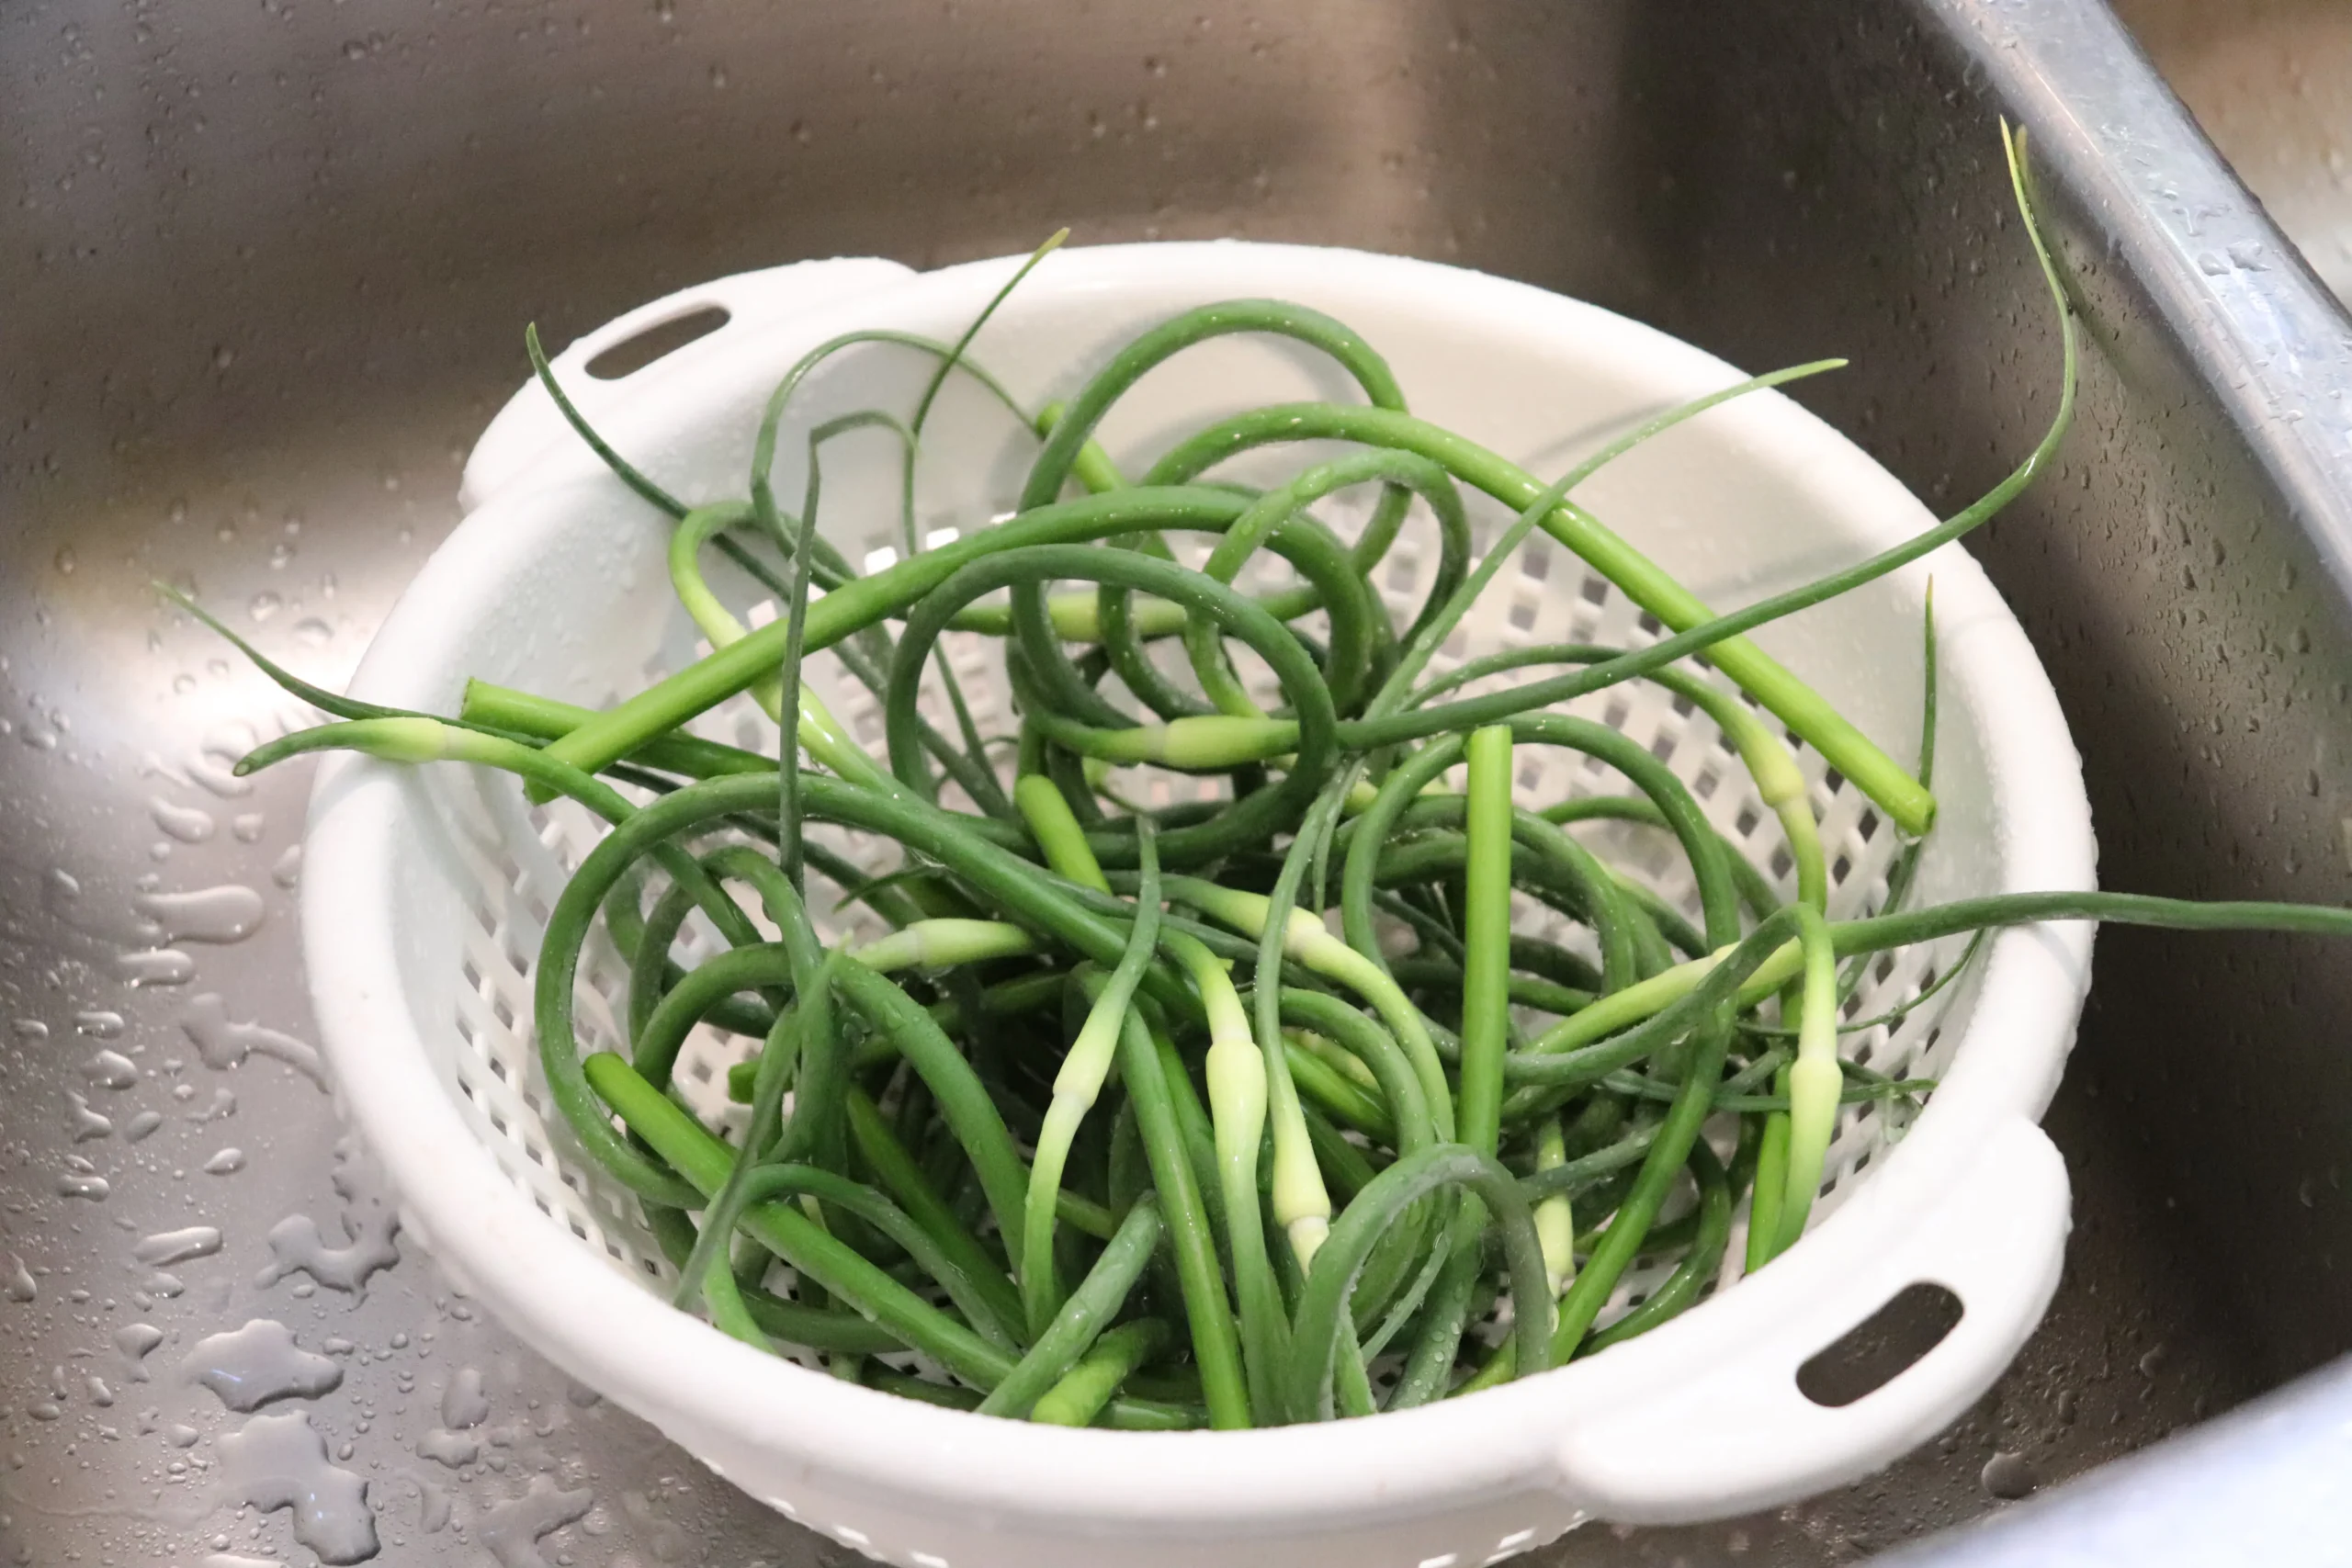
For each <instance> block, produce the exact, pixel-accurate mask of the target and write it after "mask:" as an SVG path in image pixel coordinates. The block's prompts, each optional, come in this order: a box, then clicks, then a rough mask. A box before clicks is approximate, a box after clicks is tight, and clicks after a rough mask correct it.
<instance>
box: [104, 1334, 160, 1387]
mask: <svg viewBox="0 0 2352 1568" xmlns="http://www.w3.org/2000/svg"><path fill="white" fill-rule="evenodd" d="M163 1342H164V1331H163V1330H162V1329H160V1328H158V1327H156V1326H155V1325H153V1324H152V1323H126V1324H124V1325H122V1326H121V1327H120V1328H118V1329H116V1330H115V1333H114V1348H116V1349H118V1350H119V1351H121V1352H122V1353H123V1355H124V1356H126V1357H128V1358H129V1359H130V1363H131V1369H132V1370H131V1373H130V1375H131V1378H132V1380H133V1381H134V1382H146V1381H147V1371H146V1369H145V1368H144V1367H142V1366H141V1365H140V1363H141V1362H142V1361H144V1360H146V1359H147V1358H148V1356H149V1355H151V1354H152V1353H153V1351H154V1348H155V1347H156V1346H158V1345H161V1344H162V1343H163Z"/></svg>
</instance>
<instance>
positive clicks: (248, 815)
mask: <svg viewBox="0 0 2352 1568" xmlns="http://www.w3.org/2000/svg"><path fill="white" fill-rule="evenodd" d="M268 825H269V819H268V818H266V817H264V816H263V815H262V814H261V813H260V812H258V811H246V812H242V813H240V814H239V815H238V817H237V818H236V820H235V821H233V822H232V823H230V824H229V831H231V832H232V833H234V834H235V835H236V836H237V842H239V843H241V844H251V843H256V842H258V841H259V840H260V839H261V830H262V829H264V828H266V827H267V826H268Z"/></svg>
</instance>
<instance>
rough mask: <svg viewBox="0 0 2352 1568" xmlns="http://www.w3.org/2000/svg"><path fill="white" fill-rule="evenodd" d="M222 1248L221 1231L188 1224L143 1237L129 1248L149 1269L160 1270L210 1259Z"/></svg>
mask: <svg viewBox="0 0 2352 1568" xmlns="http://www.w3.org/2000/svg"><path fill="white" fill-rule="evenodd" d="M218 1251H220V1231H219V1230H217V1229H215V1228H214V1227H213V1226H211V1225H188V1226H186V1227H184V1228H182V1229H179V1230H175V1231H158V1232H157V1233H155V1234H154V1235H151V1236H146V1237H143V1238H141V1241H140V1243H139V1245H138V1246H136V1247H132V1248H131V1249H130V1255H131V1256H132V1257H133V1258H137V1259H139V1261H140V1262H141V1263H144V1264H146V1265H147V1266H148V1267H149V1268H150V1269H161V1268H164V1267H165V1266H166V1265H169V1264H173V1263H185V1262H187V1260H188V1259H190V1258H209V1257H211V1256H212V1255H213V1254H214V1253H216V1252H218Z"/></svg>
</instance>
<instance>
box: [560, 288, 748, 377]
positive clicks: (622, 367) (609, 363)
mask: <svg viewBox="0 0 2352 1568" xmlns="http://www.w3.org/2000/svg"><path fill="white" fill-rule="evenodd" d="M727 321H728V316H727V312H726V311H725V310H722V309H720V308H719V307H718V306H717V305H705V306H704V307H702V309H700V310H689V311H687V312H686V313H685V314H684V315H683V316H673V317H671V318H670V319H669V320H668V321H657V322H655V323H654V324H653V325H652V326H650V327H648V328H646V329H645V330H644V331H643V332H641V333H636V334H635V335H633V336H630V337H625V338H623V339H621V341H620V342H618V343H616V344H613V346H612V347H610V348H608V349H606V350H605V352H604V353H602V354H600V355H597V356H596V357H595V358H594V359H592V360H590V361H589V362H588V374H589V375H591V376H594V378H596V379H598V380H599V381H617V380H619V379H620V378H622V377H624V376H633V375H635V374H636V373H637V372H638V371H639V370H642V369H644V368H645V367H647V366H649V365H650V364H652V363H653V362H654V361H655V360H657V359H660V358H662V357H663V356H664V355H672V354H675V353H677V352H678V350H680V349H682V348H684V347H685V346H686V344H690V343H692V342H694V341H695V339H696V338H700V337H708V336H709V335H710V334H711V333H715V332H717V331H718V329H719V328H721V327H723V326H725V325H726V324H727Z"/></svg>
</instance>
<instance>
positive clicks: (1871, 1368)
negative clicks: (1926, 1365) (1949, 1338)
mask: <svg viewBox="0 0 2352 1568" xmlns="http://www.w3.org/2000/svg"><path fill="white" fill-rule="evenodd" d="M1963 1310H1964V1309H1963V1308H1962V1305H1961V1300H1960V1298H1959V1297H1958V1296H1956V1295H1954V1294H1952V1292H1950V1291H1948V1290H1946V1289H1944V1287H1943V1286H1941V1285H1929V1284H1917V1285H1905V1287H1904V1288H1903V1289H1901V1290H1899V1291H1897V1292H1894V1295H1892V1296H1890V1297H1889V1298H1888V1299H1887V1303H1886V1304H1885V1305H1884V1306H1882V1307H1880V1308H1879V1309H1878V1311H1876V1312H1874V1313H1872V1314H1870V1316H1868V1317H1866V1318H1864V1319H1863V1320H1862V1321H1861V1322H1860V1323H1858V1324H1856V1325H1854V1326H1853V1327H1851V1328H1849V1329H1848V1330H1847V1331H1846V1332H1845V1333H1844V1334H1842V1335H1840V1336H1838V1338H1837V1339H1836V1340H1834V1341H1832V1342H1831V1343H1830V1344H1829V1345H1828V1346H1826V1348H1823V1349H1821V1350H1818V1351H1816V1352H1815V1354H1814V1356H1813V1358H1812V1359H1810V1360H1808V1361H1806V1362H1805V1364H1804V1365H1803V1366H1801V1367H1799V1368H1798V1369H1797V1392H1798V1393H1802V1394H1804V1396H1805V1397H1806V1398H1807V1399H1810V1400H1812V1401H1813V1402H1814V1403H1815V1404H1824V1405H1827V1406H1828V1407H1829V1408H1831V1409H1833V1410H1834V1409H1837V1408H1838V1407H1839V1406H1840V1405H1847V1404H1853V1403H1854V1401H1856V1400H1858V1399H1860V1398H1861V1397H1863V1396H1864V1395H1865V1394H1870V1393H1877V1392H1878V1391H1879V1390H1880V1389H1882V1388H1884V1387H1885V1386H1886V1385H1887V1384H1888V1383H1890V1382H1894V1380H1895V1379H1896V1378H1897V1377H1899V1376H1901V1375H1902V1374H1903V1373H1904V1371H1906V1370H1908V1369H1909V1368H1910V1367H1911V1366H1913V1365H1914V1364H1915V1363H1917V1361H1918V1360H1919V1359H1920V1358H1921V1357H1923V1356H1925V1355H1926V1354H1927V1353H1928V1351H1930V1350H1932V1349H1934V1348H1936V1347H1937V1346H1939V1345H1940V1344H1942V1343H1943V1341H1944V1336H1946V1335H1947V1334H1950V1333H1951V1331H1952V1330H1953V1329H1954V1328H1956V1327H1958V1326H1959V1325H1960V1318H1961V1314H1962V1311H1963Z"/></svg>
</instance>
